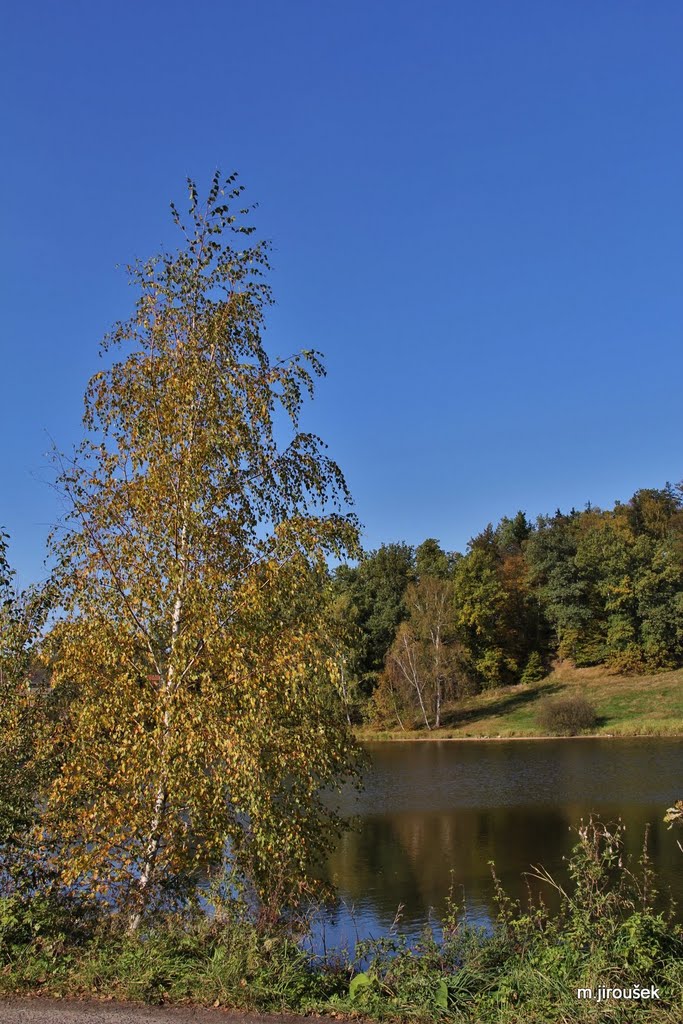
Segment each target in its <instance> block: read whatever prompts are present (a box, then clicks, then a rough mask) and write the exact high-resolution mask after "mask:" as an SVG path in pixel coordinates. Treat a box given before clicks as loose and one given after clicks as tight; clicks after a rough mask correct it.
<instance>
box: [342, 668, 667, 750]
mask: <svg viewBox="0 0 683 1024" xmlns="http://www.w3.org/2000/svg"><path fill="white" fill-rule="evenodd" d="M574 694H581V695H582V696H583V697H585V698H586V699H587V700H589V701H590V702H591V704H592V705H593V706H594V707H595V709H596V712H597V715H598V723H597V726H596V728H595V729H593V730H591V734H592V735H597V736H683V669H677V670H676V671H674V672H661V673H656V674H654V675H643V676H623V675H613V674H610V673H608V672H607V671H606V670H605V668H604V667H603V666H598V667H597V668H583V669H575V668H558V669H556V670H555V671H554V672H552V673H551V675H549V676H547V677H546V678H545V679H542V680H540V682H537V683H532V684H530V685H526V686H523V685H520V686H508V687H503V688H501V689H498V690H489V691H487V692H486V693H482V694H479V695H478V696H476V697H468V698H466V699H465V700H462V701H459V702H458V703H457V704H452V705H449V706H447V708H446V713H445V715H444V716H443V718H444V726H443V727H442V728H441V729H438V730H432V731H431V732H429V731H427V730H426V729H425V728H424V726H423V727H422V728H421V729H415V730H414V731H410V732H402V731H401V730H400V729H399V728H395V729H388V730H382V731H379V730H370V729H363V730H362V732H361V736H362V737H364V738H367V739H369V738H370V737H372V738H373V739H408V738H411V737H415V738H418V737H419V738H420V739H428V738H433V739H448V738H451V737H452V738H457V739H467V738H487V739H494V738H503V737H514V736H520V737H522V736H543V735H545V734H544V732H543V730H542V729H541V728H540V726H539V725H538V724H537V721H536V716H537V714H538V709H539V705H540V702H541V701H542V700H544V699H545V698H546V697H549V696H560V695H561V696H563V697H564V696H573V695H574ZM406 724H407V723H406Z"/></svg>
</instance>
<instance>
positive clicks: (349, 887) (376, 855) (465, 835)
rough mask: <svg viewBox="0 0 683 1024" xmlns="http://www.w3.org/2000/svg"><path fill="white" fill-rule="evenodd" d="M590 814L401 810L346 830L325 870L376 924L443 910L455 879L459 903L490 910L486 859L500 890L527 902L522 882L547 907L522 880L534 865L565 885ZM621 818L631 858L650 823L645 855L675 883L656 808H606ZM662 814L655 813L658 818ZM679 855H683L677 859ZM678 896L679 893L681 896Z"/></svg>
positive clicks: (570, 809)
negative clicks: (578, 830) (400, 913)
mask: <svg viewBox="0 0 683 1024" xmlns="http://www.w3.org/2000/svg"><path fill="white" fill-rule="evenodd" d="M589 810H590V809H587V808H586V807H585V806H579V805H575V804H569V805H566V806H563V807H562V808H558V809H553V808H547V807H546V808H525V807H500V808H487V809H479V810H471V809H460V810H458V811H453V812H447V813H445V812H444V813H438V812H431V813H424V814H421V813H417V812H414V813H413V812H406V813H401V814H395V815H381V816H380V815H373V816H368V817H366V818H364V819H363V821H362V824H361V829H360V831H358V832H353V833H347V834H346V835H345V836H344V837H343V838H342V840H341V842H340V844H339V846H338V848H337V849H336V851H335V853H334V854H333V856H332V857H331V858H330V861H329V871H330V874H331V876H332V877H333V878H334V880H335V883H336V885H337V888H338V891H339V892H340V895H341V897H342V898H343V899H344V900H346V901H347V902H349V903H354V904H363V905H365V906H366V907H368V909H370V908H371V909H372V912H373V914H375V915H376V916H377V917H379V918H383V919H386V918H387V917H391V916H392V915H393V913H394V912H395V910H396V908H397V906H398V905H399V904H400V903H402V904H404V905H405V920H406V922H417V921H420V920H425V919H426V917H427V915H428V913H429V910H430V908H434V909H435V911H436V913H437V914H438V913H439V912H440V911H441V910H442V909H443V907H444V899H445V897H446V895H447V894H448V890H449V887H450V885H451V882H452V883H453V884H454V895H455V898H456V901H458V902H462V899H463V894H464V899H465V903H466V905H467V906H468V907H470V908H476V909H477V911H478V912H480V913H481V912H482V911H484V912H487V913H488V915H489V916H491V915H492V914H493V911H494V906H493V899H492V897H493V885H492V879H491V870H490V867H489V864H488V862H489V861H490V860H493V861H494V862H495V866H496V874H497V875H498V877H499V878H500V880H501V881H502V882H503V885H504V887H505V889H506V891H507V892H508V893H509V894H510V895H512V896H513V897H515V898H517V899H521V900H522V901H526V898H527V881H528V882H529V884H530V885H531V887H532V890H533V891H539V890H540V891H541V892H542V894H543V899H544V901H545V902H546V903H547V904H549V905H550V906H551V907H552V906H554V905H555V904H556V899H555V897H556V894H555V893H554V891H553V890H552V889H551V888H550V887H548V886H540V885H539V883H536V882H534V881H533V880H531V879H526V878H525V877H523V872H525V871H528V870H529V869H530V868H531V866H532V865H537V864H543V865H544V867H546V868H547V869H548V870H549V871H550V872H551V874H553V875H554V876H555V877H556V878H557V879H558V880H559V881H561V882H564V881H566V878H567V874H566V863H565V862H564V860H563V858H564V857H566V856H567V855H568V854H569V853H570V851H571V849H572V847H573V846H574V845H575V843H576V838H577V837H576V834H575V832H573V831H571V828H575V827H576V826H577V825H578V824H579V821H580V819H581V817H582V816H583V817H584V818H586V817H587V815H588V813H589ZM618 817H621V818H622V819H623V820H625V821H626V823H627V832H626V850H627V853H629V854H630V855H631V856H632V857H633V858H634V861H637V859H638V857H639V855H640V852H641V850H642V845H643V834H644V830H645V824H646V822H647V821H648V820H650V821H653V822H654V824H653V827H652V828H651V830H650V842H649V850H650V854H651V856H652V858H653V861H654V863H655V864H656V866H657V868H658V870H659V871H660V872H661V874H662V876H663V878H664V879H665V880H667V881H668V882H669V883H671V882H672V881H673V880H674V879H678V881H679V886H678V887H679V890H680V888H681V884H680V877H679V876H680V872H679V870H678V868H679V867H680V865H677V864H676V863H675V857H674V856H673V854H674V851H675V852H678V851H676V850H675V844H674V843H671V842H667V838H668V837H667V835H666V827H665V826H664V825H663V824H662V823H661V822H659V821H658V820H657V816H656V810H655V811H653V813H651V814H650V813H648V812H647V810H645V809H639V810H638V812H636V813H633V810H632V809H630V813H628V812H627V809H623V808H621V809H620V808H614V807H612V808H609V811H608V813H605V814H603V819H604V820H612V821H614V820H616V819H617V818H618ZM660 817H661V815H660ZM679 856H680V854H679ZM682 895H683V893H682V892H680V891H679V893H678V896H679V898H680V896H682Z"/></svg>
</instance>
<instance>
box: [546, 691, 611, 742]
mask: <svg viewBox="0 0 683 1024" xmlns="http://www.w3.org/2000/svg"><path fill="white" fill-rule="evenodd" d="M537 720H538V724H539V725H540V726H541V728H542V729H544V730H545V731H546V732H549V733H552V734H553V735H554V736H576V735H577V734H578V733H580V732H583V731H584V729H591V728H593V727H594V726H595V723H596V721H597V716H596V713H595V708H594V707H593V705H592V704H591V703H590V702H589V701H587V700H586V698H585V697H579V696H575V697H549V698H548V699H547V700H544V701H543V702H542V704H541V706H540V707H539V710H538V715H537Z"/></svg>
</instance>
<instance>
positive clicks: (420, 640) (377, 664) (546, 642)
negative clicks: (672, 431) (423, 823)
mask: <svg viewBox="0 0 683 1024" xmlns="http://www.w3.org/2000/svg"><path fill="white" fill-rule="evenodd" d="M332 590H333V594H334V607H335V614H336V616H337V617H338V618H339V620H340V621H341V622H343V623H344V625H345V628H346V632H347V637H348V640H349V650H350V653H349V655H348V662H347V665H346V676H347V693H348V700H349V705H350V706H351V707H352V711H353V715H355V717H356V719H357V720H369V721H370V722H373V721H374V722H391V721H394V722H398V723H399V724H402V722H403V719H402V717H401V716H406V715H407V716H408V718H411V719H413V720H416V721H418V722H421V723H422V724H423V725H424V726H426V727H428V728H432V727H438V726H439V725H441V724H442V723H441V711H442V708H443V705H444V703H445V702H447V701H457V700H458V699H459V698H462V697H465V696H471V695H472V694H477V693H480V692H482V691H484V690H487V689H492V688H496V687H500V686H509V685H513V684H517V683H532V682H535V681H537V680H539V679H541V678H542V677H543V676H544V675H545V674H546V673H547V672H548V671H549V669H550V667H551V665H552V664H553V663H556V662H557V661H560V662H569V663H572V664H573V665H575V666H577V667H586V666H592V665H605V666H606V668H607V669H609V670H612V671H616V672H622V673H639V672H652V671H659V670H663V669H671V668H676V667H678V666H679V665H680V664H681V659H682V658H683V489H682V487H681V485H680V484H679V485H678V486H672V485H671V484H668V483H667V484H666V485H665V486H664V487H662V488H661V489H653V488H644V489H641V490H638V491H636V493H635V494H634V495H633V496H632V497H631V498H630V499H628V500H627V501H624V502H616V503H615V505H614V507H613V508H611V509H600V508H598V507H596V506H593V505H590V504H589V505H587V506H586V508H585V509H584V510H583V511H577V510H576V509H571V510H570V511H569V512H566V513H563V512H561V511H560V510H559V509H558V510H557V511H556V512H555V513H554V514H552V515H542V516H539V517H538V518H537V519H536V521H535V522H530V521H529V519H528V518H527V516H526V514H525V513H524V512H521V511H520V512H517V514H516V515H514V516H512V517H507V516H506V517H503V518H502V519H501V521H500V522H499V523H498V524H497V525H496V526H493V525H492V524H489V525H488V526H486V527H485V529H483V530H482V532H481V533H479V534H478V535H477V536H476V537H474V538H472V540H471V541H470V542H469V544H468V546H467V551H466V552H465V553H464V554H461V553H453V552H446V551H444V550H443V549H442V548H441V547H440V546H439V543H438V541H437V540H435V539H434V538H428V539H426V540H425V541H423V543H422V544H420V545H418V546H417V547H416V548H414V549H413V548H412V547H411V546H410V545H408V544H405V543H391V544H384V545H382V546H381V547H379V548H378V549H377V550H375V551H371V552H369V553H366V554H365V555H364V557H363V558H362V559H361V560H360V562H359V563H358V564H357V565H355V566H350V565H341V566H339V567H338V568H337V569H336V571H335V572H334V575H333V580H332Z"/></svg>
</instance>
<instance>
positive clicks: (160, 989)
mask: <svg viewBox="0 0 683 1024" xmlns="http://www.w3.org/2000/svg"><path fill="white" fill-rule="evenodd" d="M578 837H579V841H578V843H577V845H576V847H575V850H574V854H573V857H572V860H571V862H570V871H569V875H570V878H571V885H570V886H569V887H568V891H567V892H566V893H564V892H563V893H561V905H560V908H559V910H558V911H557V912H554V913H552V914H551V913H550V912H549V911H548V910H547V908H546V907H545V906H543V904H541V903H539V904H537V905H535V906H531V907H527V908H522V907H520V906H519V905H518V904H515V903H513V902H512V901H511V900H509V899H508V898H507V897H506V896H505V894H504V893H503V892H502V890H500V889H499V891H498V904H499V914H498V920H497V923H496V926H495V929H494V931H493V933H485V932H483V931H481V930H477V929H475V928H473V927H471V926H468V925H467V924H466V923H463V922H462V920H461V919H460V918H459V915H458V911H457V907H455V906H453V905H447V906H446V908H445V911H444V912H443V913H442V916H441V917H442V923H443V930H442V931H441V932H439V933H435V932H433V931H432V930H431V929H430V928H429V927H427V928H425V931H424V933H423V935H422V938H421V940H420V941H419V942H418V943H417V944H413V945H412V946H409V945H408V943H407V942H406V941H405V940H404V939H403V938H402V937H401V936H400V935H396V934H389V935H386V936H384V937H383V938H379V939H376V940H372V941H367V942H362V943H358V944H357V945H356V946H355V948H354V949H352V950H349V949H341V950H339V949H337V950H329V949H328V950H326V951H325V952H324V953H319V954H317V955H314V954H313V953H312V952H311V951H310V950H307V949H306V948H305V945H302V943H301V941H297V940H296V932H295V931H292V929H291V928H289V929H287V928H284V927H281V928H280V929H276V930H272V931H270V932H264V931H262V930H259V929H258V928H256V927H255V925H254V924H253V923H251V922H250V921H249V919H248V918H247V917H245V916H244V914H238V913H234V912H231V911H230V909H229V908H227V910H226V908H224V910H223V913H222V915H221V916H220V918H213V919H209V918H207V917H206V916H201V915H197V914H195V915H194V916H192V915H190V914H187V915H181V914H175V915H173V916H171V917H167V918H165V919H159V918H157V919H156V920H155V919H152V920H151V921H150V922H148V923H147V925H146V926H145V927H143V928H142V929H141V930H140V931H139V932H137V933H135V934H133V935H130V934H127V933H126V930H125V928H124V927H117V925H116V921H115V920H113V919H111V918H109V919H107V918H99V919H98V917H97V915H93V913H92V908H90V909H86V908H81V909H79V906H78V904H77V903H75V902H74V901H73V900H70V901H64V900H63V899H62V900H60V899H59V898H58V897H56V896H55V894H54V893H49V892H48V893H47V894H44V895H42V896H41V897H40V898H39V899H36V898H35V894H32V895H31V896H30V897H29V896H28V894H24V895H22V893H21V892H16V891H15V892H14V893H13V894H10V895H5V896H4V897H2V898H0V997H1V996H3V995H4V996H9V995H17V994H23V995H27V994H38V993H39V994H41V995H43V996H53V997H54V996H58V997H74V996H87V997H90V998H92V997H93V996H95V997H98V998H104V999H106V998H116V999H119V1000H120V999H135V1000H142V1001H144V1002H147V1003H155V1004H161V1003H165V1004H179V1003H191V1004H197V1005H204V1006H219V1005H220V1006H227V1007H231V1008H235V1009H250V1010H261V1011H265V1010H270V1011H273V1010H276V1011H289V1012H294V1013H307V1014H326V1015H330V1016H333V1017H340V1016H341V1017H359V1016H361V1017H366V1018H368V1019H371V1020H378V1021H405V1022H408V1021H425V1022H436V1021H445V1020H448V1021H459V1022H462V1024H512V1022H513V1021H514V1022H516V1024H559V1022H564V1024H571V1022H581V1024H603V1022H606V1021H610V1022H615V1024H627V1022H628V1024H634V1022H641V1021H642V1022H657V1024H659V1022H661V1024H674V1022H680V1020H681V1014H682V1013H683V929H681V928H680V927H678V926H676V925H674V924H672V922H671V920H670V919H669V918H667V916H666V915H663V914H661V913H659V912H657V911H655V909H654V903H653V901H654V883H655V879H654V878H653V877H652V874H651V872H650V871H649V869H648V866H647V863H646V862H645V863H641V865H640V866H639V867H634V866H633V865H630V866H629V865H628V864H627V863H625V862H624V860H623V859H622V858H623V856H624V854H623V832H622V831H620V830H616V831H614V830H612V831H610V830H608V829H606V828H605V827H604V826H602V825H600V824H599V823H597V822H591V823H590V824H589V825H587V826H585V827H583V828H582V829H580V830H579V832H578ZM672 841H673V840H672ZM631 869H632V870H631ZM634 986H639V988H640V990H641V991H642V989H646V990H647V994H646V995H645V997H644V998H642V997H641V996H640V993H639V994H638V995H637V996H636V995H635V994H634ZM653 987H654V988H655V989H656V990H657V995H656V997H654V996H653V994H652V989H653ZM578 988H582V989H584V988H585V989H591V990H592V991H593V992H596V991H597V990H598V989H599V988H612V989H614V988H617V989H619V990H621V991H622V992H623V990H624V989H626V990H627V991H628V992H629V997H628V998H623V997H622V998H617V999H614V998H611V999H608V1000H606V1001H605V1000H602V1001H600V1002H598V1001H597V1000H596V999H589V998H583V999H579V998H578V997H577V989H578Z"/></svg>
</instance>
